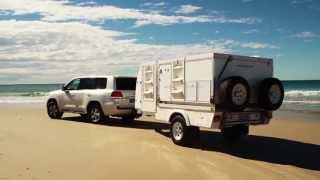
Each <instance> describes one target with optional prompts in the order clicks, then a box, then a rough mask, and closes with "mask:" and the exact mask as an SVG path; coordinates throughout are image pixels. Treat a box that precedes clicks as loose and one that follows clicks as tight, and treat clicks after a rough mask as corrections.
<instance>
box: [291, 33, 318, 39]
mask: <svg viewBox="0 0 320 180" xmlns="http://www.w3.org/2000/svg"><path fill="white" fill-rule="evenodd" d="M294 36H295V37H297V38H302V39H311V38H315V37H317V35H316V34H315V33H313V32H310V31H303V32H300V33H297V34H295V35H294Z"/></svg>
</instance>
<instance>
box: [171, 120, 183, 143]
mask: <svg viewBox="0 0 320 180" xmlns="http://www.w3.org/2000/svg"><path fill="white" fill-rule="evenodd" d="M172 133H173V137H174V139H175V140H178V141H179V140H181V139H182V137H183V126H182V124H181V122H175V123H174V124H173V126H172Z"/></svg>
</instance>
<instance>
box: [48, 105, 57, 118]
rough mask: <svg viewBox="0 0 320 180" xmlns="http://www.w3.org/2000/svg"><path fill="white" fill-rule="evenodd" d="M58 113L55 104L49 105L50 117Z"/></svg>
mask: <svg viewBox="0 0 320 180" xmlns="http://www.w3.org/2000/svg"><path fill="white" fill-rule="evenodd" d="M57 112H58V109H57V105H56V104H55V103H50V104H49V114H50V115H51V116H56V115H57Z"/></svg>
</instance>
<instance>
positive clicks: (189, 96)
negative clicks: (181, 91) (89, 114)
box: [186, 81, 197, 102]
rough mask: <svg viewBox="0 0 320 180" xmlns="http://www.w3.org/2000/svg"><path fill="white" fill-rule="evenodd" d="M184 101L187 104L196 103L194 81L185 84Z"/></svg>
mask: <svg viewBox="0 0 320 180" xmlns="http://www.w3.org/2000/svg"><path fill="white" fill-rule="evenodd" d="M186 101H188V102H196V101H197V82H196V81H189V82H186Z"/></svg>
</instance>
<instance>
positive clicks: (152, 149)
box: [0, 105, 320, 180]
mask: <svg viewBox="0 0 320 180" xmlns="http://www.w3.org/2000/svg"><path fill="white" fill-rule="evenodd" d="M307 119H309V120H307ZM310 119H311V120H310ZM0 122H1V126H0V180H7V179H12V180H19V179H23V180H29V179H35V180H49V179H53V180H58V179H59V180H75V179H76V180H89V179H104V180H106V179H148V180H149V179H193V180H194V179H246V180H247V179H259V180H262V179H266V180H270V179H272V180H276V179H281V180H284V179H304V180H306V179H307V180H312V179H318V180H319V179H320V132H319V130H320V116H319V115H316V114H315V115H310V118H309V115H305V114H299V113H295V114H293V113H287V114H285V115H283V114H281V113H280V114H279V113H278V114H277V115H276V117H275V118H274V119H273V120H272V121H271V124H270V125H267V126H257V127H253V128H251V132H250V134H251V135H250V136H249V137H248V138H246V139H244V140H242V141H240V142H238V143H235V144H230V143H227V142H225V141H223V139H222V138H221V136H220V134H219V133H218V132H214V131H209V130H203V131H202V132H201V137H200V140H199V143H197V144H195V145H193V146H192V147H179V146H176V145H174V144H173V143H172V142H171V140H170V139H169V138H168V137H167V136H168V133H167V132H168V131H167V130H166V128H167V126H166V125H164V124H160V123H155V122H153V123H152V122H145V121H137V122H135V123H134V124H131V125H129V124H124V123H122V122H121V121H118V120H112V121H111V122H108V123H103V124H100V125H95V124H90V123H85V122H81V120H80V118H79V117H78V116H77V115H72V114H66V115H65V116H64V120H51V119H49V118H48V117H47V115H46V112H45V110H44V109H41V108H39V107H26V106H21V105H20V106H13V105H10V106H6V105H1V106H0ZM160 129H162V130H161V132H159V131H160Z"/></svg>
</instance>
